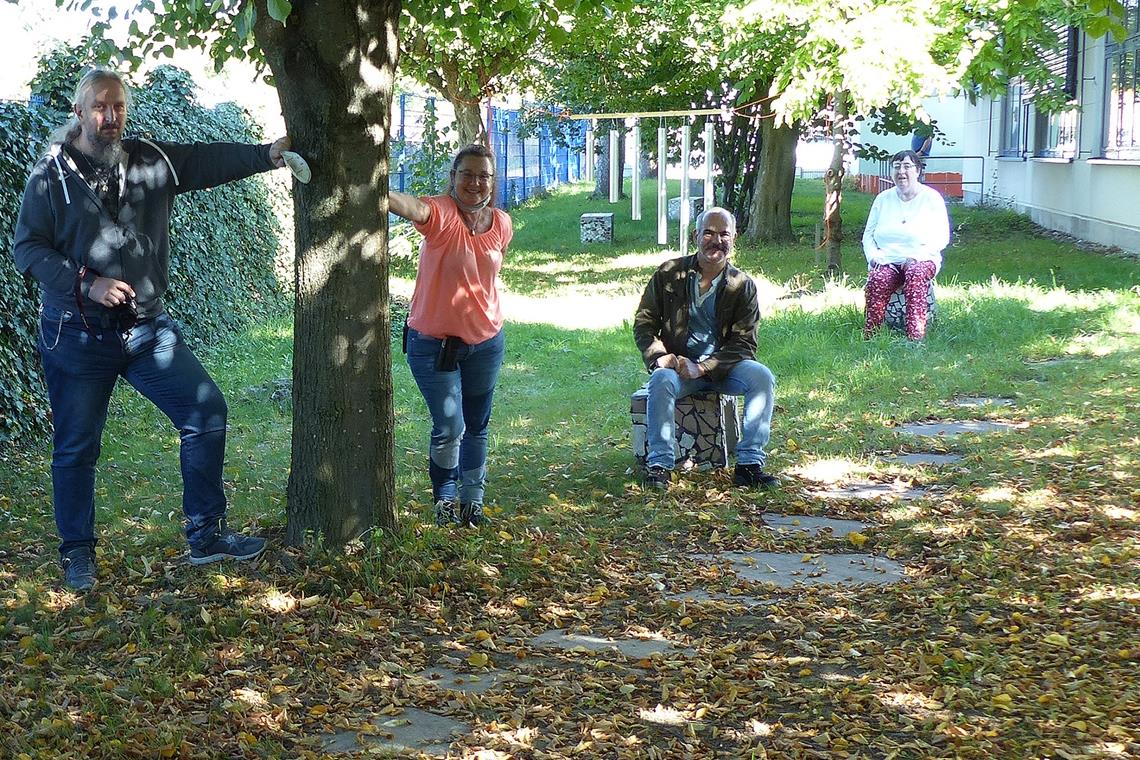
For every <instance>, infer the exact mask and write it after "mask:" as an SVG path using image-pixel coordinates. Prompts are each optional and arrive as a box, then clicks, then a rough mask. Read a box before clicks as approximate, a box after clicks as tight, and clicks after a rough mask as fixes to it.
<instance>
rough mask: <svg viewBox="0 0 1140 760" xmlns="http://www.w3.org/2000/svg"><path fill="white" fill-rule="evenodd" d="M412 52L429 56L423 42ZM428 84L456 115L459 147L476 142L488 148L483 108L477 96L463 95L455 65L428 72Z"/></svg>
mask: <svg viewBox="0 0 1140 760" xmlns="http://www.w3.org/2000/svg"><path fill="white" fill-rule="evenodd" d="M412 49H413V51H414V52H415V54H417V55H430V54H431V51H430V50H429V49H428V47H427V43H426V42H425V41H423V40H420V41H417V42H416V43H415V44H414V45H413V46H412ZM427 83H428V84H429V85H431V86H432V87H434V88H435V89H436V91H437V92H439V94H441V95H443V97H445V98H446V99H447V102H449V103H451V107H452V110H453V111H454V112H455V129H456V132H458V134H459V147H460V148H464V147H466V146H468V145H471V144H472V143H479V144H480V145H483V146H486V147H488V148H490V147H491V141H490V135H489V134H487V125H486V124H485V123H484V122H483V107H482V104H481V103H480V102H479V100H478V93H469V92H465V91H464V90H463V89H462V88H461V86H460V76H459V67H458V65H457V64H455V63H454V62H453V61H447V62H445V63H443V64H441V65H440V67H439V68H438V69H436V70H434V71H430V72H428V75H427Z"/></svg>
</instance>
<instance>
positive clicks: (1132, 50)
mask: <svg viewBox="0 0 1140 760" xmlns="http://www.w3.org/2000/svg"><path fill="white" fill-rule="evenodd" d="M1125 5H1126V16H1125V28H1126V30H1127V34H1128V36H1127V37H1125V38H1124V40H1123V41H1121V42H1110V44H1109V46H1108V50H1107V53H1108V55H1107V62H1106V66H1107V68H1108V71H1107V76H1106V77H1105V82H1106V86H1107V88H1108V91H1107V92H1106V93H1105V100H1106V101H1107V110H1108V113H1107V116H1106V118H1105V136H1104V146H1105V147H1104V156H1105V158H1118V159H1130V160H1140V89H1138V88H1140V0H1125ZM1110 40H1111V38H1110Z"/></svg>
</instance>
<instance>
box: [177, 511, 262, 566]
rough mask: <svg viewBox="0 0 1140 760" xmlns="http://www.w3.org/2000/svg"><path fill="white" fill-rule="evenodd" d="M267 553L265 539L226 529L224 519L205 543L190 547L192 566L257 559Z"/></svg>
mask: <svg viewBox="0 0 1140 760" xmlns="http://www.w3.org/2000/svg"><path fill="white" fill-rule="evenodd" d="M263 551H265V539H264V538H258V537H257V536H244V535H242V534H241V533H234V532H233V531H232V530H230V529H229V528H228V527H226V521H225V520H224V519H222V520H219V521H218V529H217V531H215V532H214V534H213V536H212V537H210V538H209V539H207V540H206V541H205V542H203V543H201V544H198V545H196V546H191V547H190V564H192V565H209V564H211V563H213V562H221V561H222V560H224V559H237V560H246V559H256V558H257V557H259V556H260V555H261V553H262V552H263Z"/></svg>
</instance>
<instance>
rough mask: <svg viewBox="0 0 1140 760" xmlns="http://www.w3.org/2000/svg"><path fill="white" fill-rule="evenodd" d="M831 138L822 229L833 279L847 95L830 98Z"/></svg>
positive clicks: (839, 264) (838, 265)
mask: <svg viewBox="0 0 1140 760" xmlns="http://www.w3.org/2000/svg"><path fill="white" fill-rule="evenodd" d="M831 139H832V141H833V142H834V145H835V150H834V151H833V152H832V154H831V166H830V167H829V168H828V170H827V174H826V175H825V176H824V178H823V188H824V203H823V229H824V241H825V244H826V245H827V274H828V275H829V276H832V277H834V276H836V275H838V274H840V273H841V272H842V271H843V258H842V256H843V251H842V246H843V219H842V218H841V217H840V215H839V212H840V209H841V208H842V205H843V175H844V174H845V169H844V166H843V159H844V158H845V157H846V155H847V145H848V141H847V92H846V91H841V92H837V93H835V95H834V96H833V97H832V114H831Z"/></svg>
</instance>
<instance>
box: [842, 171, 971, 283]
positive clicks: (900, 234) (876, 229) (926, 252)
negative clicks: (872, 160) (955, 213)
mask: <svg viewBox="0 0 1140 760" xmlns="http://www.w3.org/2000/svg"><path fill="white" fill-rule="evenodd" d="M949 243H950V217H949V215H947V213H946V201H945V200H943V199H942V195H941V194H940V193H939V192H938V191H937V190H935V189H934V188H931V187H927V186H926V185H919V186H918V193H917V194H916V195H915V196H914V197H913V198H911V199H910V200H909V201H904V200H903V199H902V198H900V197H899V194H898V191H897V190H894V189H892V190H886V191H884V192H881V193H879V194H878V195H877V196H876V197H875V201H874V202H873V203H872V204H871V213H870V214H869V215H868V216H867V227H866V229H864V230H863V255H864V256H866V257H867V266H868V267H870V266H872V265H875V264H904V263H906V260H907V259H914V260H915V261H933V262H934V266H935V267H937V269H941V268H942V249H943V248H945V247H946V246H947V245H948V244H949Z"/></svg>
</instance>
